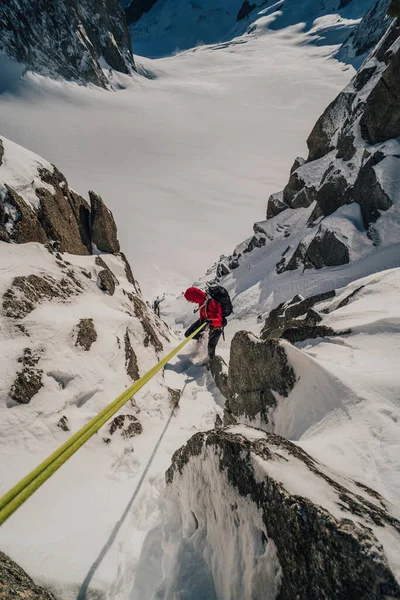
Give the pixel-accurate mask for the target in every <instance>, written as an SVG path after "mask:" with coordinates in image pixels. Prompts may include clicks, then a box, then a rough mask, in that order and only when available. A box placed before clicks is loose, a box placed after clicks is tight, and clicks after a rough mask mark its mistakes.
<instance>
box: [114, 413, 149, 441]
mask: <svg viewBox="0 0 400 600" xmlns="http://www.w3.org/2000/svg"><path fill="white" fill-rule="evenodd" d="M116 431H119V432H120V434H121V436H122V437H123V438H125V439H129V438H132V437H134V436H135V435H140V434H141V433H142V431H143V426H142V424H141V423H140V421H139V420H138V419H137V418H136V417H134V416H133V415H118V416H116V417H114V419H113V420H112V421H111V423H110V427H109V432H110V435H113V434H114V433H115V432H116Z"/></svg>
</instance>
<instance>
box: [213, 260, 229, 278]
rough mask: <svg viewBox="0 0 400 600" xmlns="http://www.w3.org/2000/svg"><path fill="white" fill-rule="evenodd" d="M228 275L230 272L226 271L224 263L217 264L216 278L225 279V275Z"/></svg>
mask: <svg viewBox="0 0 400 600" xmlns="http://www.w3.org/2000/svg"><path fill="white" fill-rule="evenodd" d="M228 273H230V270H229V269H228V267H227V265H226V264H225V263H224V262H220V263H218V266H217V271H216V275H217V277H218V278H221V277H225V276H226V275H228Z"/></svg>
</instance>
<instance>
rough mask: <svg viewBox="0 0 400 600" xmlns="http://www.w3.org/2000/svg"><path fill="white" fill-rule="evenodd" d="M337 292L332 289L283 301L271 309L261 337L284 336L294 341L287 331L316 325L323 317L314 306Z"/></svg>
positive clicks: (276, 337) (264, 338)
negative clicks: (287, 334)
mask: <svg viewBox="0 0 400 600" xmlns="http://www.w3.org/2000/svg"><path fill="white" fill-rule="evenodd" d="M335 294H336V292H335V290H330V291H329V292H324V293H321V294H316V295H315V296H310V297H309V298H302V297H300V296H295V298H293V299H292V300H290V301H289V302H282V304H279V306H277V307H276V308H274V309H273V310H271V312H270V313H269V315H268V317H267V318H266V320H265V324H264V327H263V329H262V331H261V334H260V337H261V339H263V340H266V339H274V338H275V339H278V338H281V337H283V338H285V339H288V340H289V341H292V340H291V339H289V337H287V336H286V335H285V334H286V332H287V331H288V330H289V331H290V330H293V329H303V330H304V327H315V326H316V325H317V324H318V323H319V322H320V321H321V320H322V317H321V315H320V314H319V313H318V312H317V311H316V310H315V309H314V308H313V307H314V306H315V305H316V304H319V303H320V302H324V301H326V300H329V299H330V298H333V297H334V296H335ZM304 339H307V338H304Z"/></svg>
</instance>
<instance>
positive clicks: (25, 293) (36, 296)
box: [3, 275, 81, 319]
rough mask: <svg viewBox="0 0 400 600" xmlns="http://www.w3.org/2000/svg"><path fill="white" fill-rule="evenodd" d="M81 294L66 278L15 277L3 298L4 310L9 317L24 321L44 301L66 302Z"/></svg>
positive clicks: (48, 276)
mask: <svg viewBox="0 0 400 600" xmlns="http://www.w3.org/2000/svg"><path fill="white" fill-rule="evenodd" d="M80 292H81V289H79V288H78V287H77V286H76V285H74V284H73V283H71V282H70V281H69V280H68V279H66V278H65V277H63V278H62V279H61V280H60V281H56V280H55V279H54V278H53V277H51V276H50V275H44V276H42V277H40V276H39V275H28V276H26V277H25V276H20V277H15V279H13V282H12V285H11V287H10V288H9V289H8V290H7V291H6V292H5V294H4V296H3V310H4V312H5V315H6V316H7V317H10V318H14V319H22V318H23V317H26V315H28V314H29V313H30V312H32V310H34V308H35V307H36V306H37V304H39V303H40V302H42V301H43V300H52V299H60V300H66V299H68V298H70V297H71V296H74V295H76V294H79V293H80Z"/></svg>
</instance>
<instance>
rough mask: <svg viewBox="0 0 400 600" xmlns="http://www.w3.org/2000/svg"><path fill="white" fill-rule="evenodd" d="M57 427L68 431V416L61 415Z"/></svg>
mask: <svg viewBox="0 0 400 600" xmlns="http://www.w3.org/2000/svg"><path fill="white" fill-rule="evenodd" d="M57 427H60V429H62V430H63V431H70V428H69V427H68V417H66V416H65V415H63V416H62V417H61V419H60V420H59V421H58V423H57Z"/></svg>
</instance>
